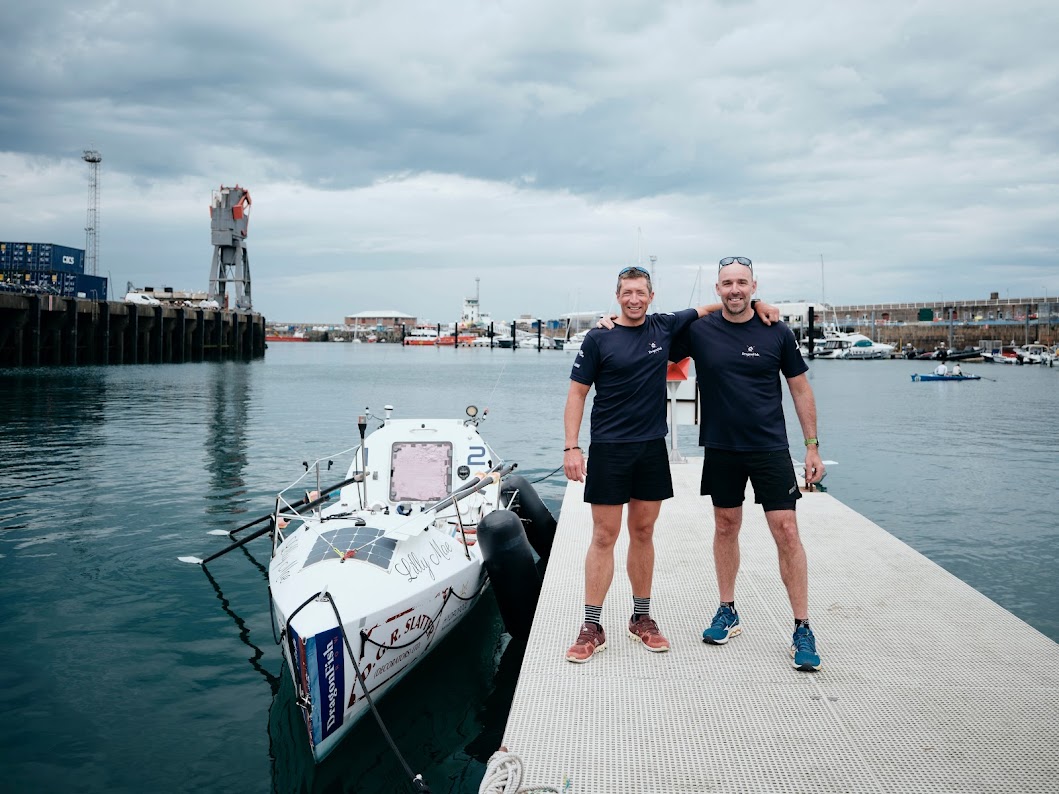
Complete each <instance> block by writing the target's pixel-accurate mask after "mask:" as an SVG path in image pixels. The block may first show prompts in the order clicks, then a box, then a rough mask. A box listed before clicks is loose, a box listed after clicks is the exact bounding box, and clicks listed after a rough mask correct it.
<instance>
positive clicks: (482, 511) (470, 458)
mask: <svg viewBox="0 0 1059 794" xmlns="http://www.w3.org/2000/svg"><path fill="white" fill-rule="evenodd" d="M392 412H393V408H392V407H391V406H386V408H385V417H383V421H382V425H381V426H380V427H379V428H378V429H376V430H375V431H374V432H372V433H370V434H368V435H367V436H366V437H365V429H366V427H367V421H368V418H374V419H378V417H366V416H361V417H360V418H359V420H358V426H359V428H360V436H361V443H360V445H359V446H358V447H355V448H352V449H348V450H345V451H344V452H341V453H338V454H336V455H331V456H328V457H325V458H322V459H321V460H319V461H316V462H314V463H309V462H304V463H303V466H304V467H305V473H304V474H303V475H302V476H301V477H300V478H299V479H298V480H296V481H295V482H294V483H292V484H291V485H290V486H288V487H287V488H285V489H284V490H283V491H281V492H280V493H279V495H278V496H277V497H276V503H275V509H274V511H273V513H272V514H271V515H268V516H263V517H262V518H261V519H259V520H258V522H252V523H251V524H248V525H246V526H247V527H249V526H252V524H253V523H261V522H263V521H265V520H268V521H269V526H268V527H266V528H265V529H262V530H259V531H258V532H256V533H254V534H253V535H251V536H248V537H246V538H243V539H242V540H240V541H238V542H237V543H235V544H233V545H231V546H229V547H228V548H226V549H224V550H222V551H220V552H217V553H215V554H213V555H211V556H210V557H207V558H206V559H205V560H202V559H199V558H197V557H181V558H180V560H181V561H183V562H188V563H198V564H200V565H203V566H204V565H205V564H206V563H208V562H210V561H212V560H213V559H215V558H216V557H219V556H220V555H221V554H224V553H226V552H227V551H230V550H232V549H234V548H236V547H238V546H239V545H242V544H243V543H245V542H246V541H247V540H250V539H252V538H253V537H256V536H259V535H262V534H264V533H265V532H269V533H270V534H271V536H272V559H271V561H270V563H269V566H268V578H269V592H270V595H271V598H272V614H273V619H274V621H275V626H276V628H277V629H278V632H279V640H278V641H279V644H280V646H281V647H282V650H283V656H284V658H285V659H286V661H287V666H288V668H289V671H290V674H291V678H292V680H293V681H294V686H295V690H296V693H297V695H296V703H297V706H298V708H299V709H300V710H301V712H302V716H303V718H304V721H305V727H306V732H307V733H308V737H309V744H310V746H311V748H312V753H313V758H314V759H315V760H316V761H317V762H319V761H321V760H322V759H323V758H324V757H325V756H327V755H328V753H330V752H331V751H332V750H334V748H335V746H336V745H337V744H338V743H339V741H340V740H341V739H342V737H343V736H344V735H345V734H346V733H347V732H348V731H349V729H350V728H351V727H352V726H353V724H354V723H356V722H357V720H359V719H360V718H361V717H362V716H364V714H366V713H367V712H368V711H369V710H374V706H373V700H374V699H375V698H377V697H381V696H382V695H384V694H385V693H386V692H387V691H389V690H390V689H391V688H392V687H393V686H395V685H396V684H397V683H398V682H399V681H400V680H401V679H402V678H403V677H404V676H405V675H406V674H407V673H408V672H409V671H410V670H411V669H412V668H413V667H415V666H416V665H417V664H418V663H419V662H420V661H422V659H424V658H425V657H426V656H427V654H429V653H430V652H431V651H432V650H433V649H434V648H435V647H436V646H437V645H438V643H439V642H440V640H441V639H442V638H443V637H444V636H445V635H446V634H448V633H449V632H450V631H451V630H452V628H453V627H454V626H456V625H457V623H459V622H460V620H461V619H462V618H463V617H464V616H465V615H466V614H467V613H468V612H470V610H471V609H472V608H473V607H474V605H475V603H476V602H477V601H478V599H479V597H480V596H481V594H482V592H483V590H484V589H485V586H486V585H487V584H490V583H491V585H492V590H493V593H494V595H495V596H496V600H497V603H498V605H499V607H500V613H501V616H502V618H503V619H504V622H505V626H506V628H507V630H508V632H509V633H510V634H511V635H512V636H515V637H519V638H522V639H524V638H525V637H527V636H528V635H529V628H530V625H531V624H532V620H533V612H534V610H535V609H536V602H537V596H538V595H539V594H540V582H541V575H540V570H539V568H540V565H539V563H541V562H546V561H547V558H548V555H549V553H550V551H551V542H552V538H553V537H554V533H555V527H556V523H555V519H554V518H553V517H552V515H551V513H550V512H549V511H548V509H547V507H545V506H544V504H543V502H542V501H541V500H540V498H539V496H537V494H536V492H535V491H534V489H533V486H532V485H531V484H530V483H529V482H528V481H527V480H526V479H525V478H524V477H521V476H518V475H515V474H513V471H514V470H515V468H516V464H514V463H510V462H506V461H504V460H503V459H502V458H500V456H499V455H497V454H496V453H495V452H494V451H493V450H492V449H491V448H490V446H489V445H488V444H487V443H486V442H485V440H484V439H483V438H482V436H481V435H480V434H479V432H478V425H479V422H481V421H482V419H483V418H484V414H483V416H479V415H478V409H477V408H475V407H474V406H469V407H468V408H467V416H468V418H467V419H464V420H460V419H392V418H391V414H392ZM343 457H345V458H347V459H350V460H351V462H350V463H349V467H348V469H347V470H346V476H345V478H344V479H343V480H342V481H341V482H338V483H336V484H334V485H332V486H330V487H326V488H325V487H322V486H321V482H320V480H321V475H322V473H323V472H326V471H328V470H329V469H331V468H332V466H333V465H335V463H336V462H338V461H340V460H341V459H342V458H343ZM240 529H242V528H240ZM236 531H238V530H236ZM213 534H227V535H229V536H231V534H232V533H226V532H224V531H223V530H215V531H214V533H213ZM531 544H532V545H531ZM533 551H536V552H537V554H536V556H535V555H534V554H533ZM376 716H378V715H377V714H376Z"/></svg>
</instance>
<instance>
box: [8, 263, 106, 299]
mask: <svg viewBox="0 0 1059 794" xmlns="http://www.w3.org/2000/svg"><path fill="white" fill-rule="evenodd" d="M0 289H2V290H16V291H20V292H34V293H44V294H47V295H57V296H59V297H63V298H88V299H90V300H106V299H107V280H106V279H105V278H100V277H99V276H86V275H84V274H83V273H59V272H46V271H42V270H37V271H28V270H8V269H0Z"/></svg>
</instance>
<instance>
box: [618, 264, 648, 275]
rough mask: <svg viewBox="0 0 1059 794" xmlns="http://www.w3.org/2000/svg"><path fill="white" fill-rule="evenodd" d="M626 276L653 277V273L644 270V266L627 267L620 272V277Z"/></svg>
mask: <svg viewBox="0 0 1059 794" xmlns="http://www.w3.org/2000/svg"><path fill="white" fill-rule="evenodd" d="M626 276H643V277H644V278H651V274H650V273H648V272H647V271H646V270H644V269H643V268H642V267H636V266H635V265H634V266H633V267H627V268H625V269H624V270H622V271H621V272H620V273H618V278H625V277H626Z"/></svg>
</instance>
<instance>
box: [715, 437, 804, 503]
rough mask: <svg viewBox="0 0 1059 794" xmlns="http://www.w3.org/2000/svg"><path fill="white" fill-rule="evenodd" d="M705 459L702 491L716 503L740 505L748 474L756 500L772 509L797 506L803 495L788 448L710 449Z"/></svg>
mask: <svg viewBox="0 0 1059 794" xmlns="http://www.w3.org/2000/svg"><path fill="white" fill-rule="evenodd" d="M705 452H706V457H705V458H704V459H703V461H702V484H701V486H700V488H699V493H701V494H702V495H703V496H706V495H707V494H709V495H710V496H711V497H712V498H713V506H714V507H739V506H740V505H742V504H743V496H744V494H745V493H746V481H747V479H748V478H749V479H750V482H751V483H752V484H753V486H754V501H755V502H757V503H758V504H759V505H761V506H762V508H764V510H765V512H766V513H767V512H769V511H770V510H794V508H795V502H797V501H798V500H799V499H801V498H802V494H801V492H800V491H799V490H798V479H797V477H795V475H794V464H793V463H792V462H791V455H790V453H789V452H787V450H782V451H780V452H731V451H729V450H725V449H707V450H706V451H705Z"/></svg>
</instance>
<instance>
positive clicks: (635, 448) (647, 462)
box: [585, 438, 673, 505]
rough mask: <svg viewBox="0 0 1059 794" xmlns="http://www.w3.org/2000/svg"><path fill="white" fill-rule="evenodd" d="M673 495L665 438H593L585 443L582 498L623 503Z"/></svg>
mask: <svg viewBox="0 0 1059 794" xmlns="http://www.w3.org/2000/svg"><path fill="white" fill-rule="evenodd" d="M672 495H673V475H672V473H671V472H670V471H669V453H668V452H667V451H666V440H665V439H664V438H656V439H655V440H653V441H614V442H593V443H592V444H590V445H589V447H588V476H587V477H585V501H586V502H588V503H589V504H593V505H623V504H627V503H628V501H629V500H630V499H639V500H641V501H644V502H661V501H662V500H663V499H669V498H670V497H671V496H672Z"/></svg>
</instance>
